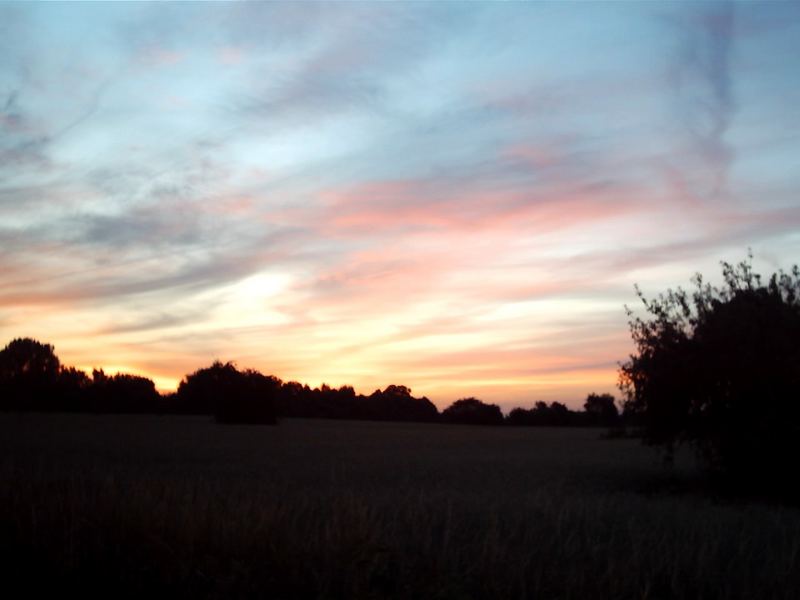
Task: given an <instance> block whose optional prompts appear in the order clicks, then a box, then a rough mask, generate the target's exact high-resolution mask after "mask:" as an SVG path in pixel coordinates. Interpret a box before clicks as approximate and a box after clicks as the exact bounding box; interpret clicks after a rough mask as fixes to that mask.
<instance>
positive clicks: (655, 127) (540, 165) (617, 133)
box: [0, 2, 800, 410]
mask: <svg viewBox="0 0 800 600" xmlns="http://www.w3.org/2000/svg"><path fill="white" fill-rule="evenodd" d="M798 190H800V4H798V3H789V2H768V3H755V2H741V3H708V4H700V3H688V2H672V3H659V2H637V3H623V2H614V3H600V2H597V3H525V4H522V3H492V4H482V3H458V2H432V3H416V2H415V3H402V4H396V3H366V2H359V3H313V4H311V3H302V4H298V3H295V4H283V3H254V4H245V3H236V4H205V3H204V4H194V3H187V4H184V3H180V4H167V5H165V4H151V3H120V4H117V3H101V4H94V3H80V4H57V3H56V4H51V3H45V4H21V3H9V4H1V3H0V249H1V251H0V278H1V279H0V281H1V282H2V285H0V347H2V346H3V345H5V344H6V343H7V342H8V341H10V340H11V339H12V338H15V337H23V336H24V337H34V338H36V339H38V340H40V341H43V342H48V343H51V344H53V345H55V348H56V352H57V354H58V355H59V357H60V358H61V359H62V362H64V363H66V364H70V365H76V366H79V367H81V368H86V369H91V368H92V367H104V368H106V369H107V370H110V371H115V370H124V371H128V372H134V373H139V374H144V375H147V376H149V377H152V378H153V379H154V380H155V382H156V384H157V385H158V387H159V388H160V389H162V390H169V389H174V388H175V387H176V386H177V384H178V382H179V381H180V379H181V377H182V376H183V375H184V374H185V373H187V372H190V371H193V370H195V369H197V368H199V367H202V366H206V365H208V364H209V363H210V362H211V361H212V360H214V359H216V358H218V359H222V360H234V361H236V362H237V364H238V365H239V366H241V367H252V368H256V369H259V370H261V371H262V372H264V373H270V374H274V375H276V376H278V377H281V378H282V379H284V380H291V379H294V380H298V381H301V382H306V383H309V384H311V385H318V384H320V383H321V382H327V383H328V384H331V385H336V386H338V385H341V384H352V385H354V386H355V388H356V390H357V391H359V392H365V393H370V392H371V391H372V390H374V389H375V388H376V387H381V388H383V387H385V386H386V385H388V384H391V383H395V384H404V385H407V386H409V387H410V388H412V390H413V393H414V394H415V395H423V394H425V395H427V396H429V397H430V398H431V399H432V400H433V401H434V402H435V403H436V404H437V405H438V406H439V407H440V408H443V407H444V406H446V405H447V404H449V403H450V402H452V401H453V400H455V399H457V398H460V397H464V396H477V397H479V398H481V399H483V400H486V401H491V402H495V403H499V404H500V405H501V406H502V407H503V408H504V409H505V410H508V409H509V408H510V407H512V406H530V405H532V404H533V402H534V401H536V400H546V401H553V400H559V401H562V402H566V403H567V404H569V405H571V406H573V407H577V406H580V405H581V404H582V401H583V399H584V398H585V396H586V394H587V393H589V392H592V391H596V392H611V393H617V390H616V378H617V375H616V370H617V363H618V361H622V360H624V359H625V358H626V357H627V355H628V354H629V353H630V352H631V351H632V350H633V347H632V343H631V341H630V335H629V332H628V327H627V317H626V314H625V310H624V305H625V304H630V305H632V306H635V305H636V302H637V299H636V296H635V293H634V284H636V283H638V284H639V285H640V286H641V288H642V290H643V291H644V293H645V294H646V295H648V296H651V295H654V294H657V293H658V292H660V291H664V290H665V289H666V288H667V287H670V286H672V287H674V286H677V285H683V286H688V285H690V283H689V279H690V277H691V276H692V274H694V273H695V272H697V271H701V272H703V273H704V274H706V275H707V276H708V277H709V278H710V279H712V280H713V279H717V278H718V274H719V272H720V269H719V261H720V260H729V261H734V262H735V261H739V260H741V259H742V258H744V257H745V256H746V253H747V249H748V247H750V248H752V250H753V253H754V254H755V261H754V262H755V265H756V267H757V270H760V271H762V272H764V273H771V272H773V271H774V270H776V269H778V268H781V267H783V268H788V267H790V266H791V265H792V264H794V263H797V262H800V195H799V194H798Z"/></svg>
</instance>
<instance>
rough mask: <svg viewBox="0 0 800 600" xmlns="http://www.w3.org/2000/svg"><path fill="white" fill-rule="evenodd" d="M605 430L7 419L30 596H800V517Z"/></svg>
mask: <svg viewBox="0 0 800 600" xmlns="http://www.w3.org/2000/svg"><path fill="white" fill-rule="evenodd" d="M601 434H602V431H601V430H598V429H555V428H551V429H543V428H511V427H496V428H480V427H466V426H446V425H436V424H401V423H370V422H344V421H317V420H285V421H283V422H281V423H280V424H279V425H278V426H277V427H265V426H230V425H226V426H222V425H216V424H214V423H213V422H211V421H210V420H209V419H208V418H204V417H201V418H196V417H174V416H163V417H159V416H88V415H44V414H42V415H36V414H30V415H13V414H5V415H0V554H2V556H0V561H1V562H0V564H2V565H3V569H4V578H5V581H6V585H7V586H11V585H18V584H21V585H23V586H24V588H23V589H25V590H26V595H28V596H31V595H34V596H36V595H39V594H43V593H54V592H57V593H59V594H60V595H63V594H65V593H72V592H76V593H80V594H81V595H82V596H84V597H87V596H90V597H94V596H100V595H103V596H104V597H131V598H133V597H136V598H141V597H143V596H146V595H148V594H150V595H158V596H164V595H169V596H171V597H181V598H230V597H257V598H440V599H446V598H701V597H702V598H800V510H798V509H797V508H792V507H786V506H778V505H769V504H764V503H759V502H755V501H752V502H731V501H727V500H721V499H717V498H715V497H714V496H713V494H711V493H709V492H708V491H707V490H705V489H704V488H703V486H702V485H700V483H699V482H700V480H699V479H698V473H697V472H696V471H695V469H694V467H693V466H692V462H691V460H690V457H689V456H684V455H681V456H679V457H678V458H679V460H678V461H677V463H676V465H675V467H674V468H672V469H668V468H666V467H664V466H663V465H662V464H661V463H660V461H659V459H658V457H657V456H656V455H655V454H653V453H652V452H651V451H650V450H649V449H647V448H644V447H642V446H641V445H640V443H639V442H638V441H637V440H630V439H619V440H607V439H602V437H601Z"/></svg>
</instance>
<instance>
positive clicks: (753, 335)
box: [620, 260, 800, 493]
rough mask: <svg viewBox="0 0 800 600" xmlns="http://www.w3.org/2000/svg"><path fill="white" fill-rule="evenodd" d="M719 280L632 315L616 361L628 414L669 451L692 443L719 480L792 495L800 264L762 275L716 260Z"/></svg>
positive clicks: (799, 378) (799, 384) (798, 407)
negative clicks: (628, 341) (623, 352)
mask: <svg viewBox="0 0 800 600" xmlns="http://www.w3.org/2000/svg"><path fill="white" fill-rule="evenodd" d="M722 274H723V279H724V285H722V286H721V287H715V286H711V285H709V284H706V283H704V282H703V279H702V277H701V276H700V275H697V276H695V279H694V283H695V290H694V292H693V293H691V294H690V293H687V292H685V291H684V290H682V289H680V288H679V289H678V290H677V291H673V290H668V291H667V292H666V294H662V295H660V296H658V297H657V298H655V299H653V300H648V299H646V298H645V297H644V296H643V295H642V293H641V292H640V291H638V290H637V293H638V295H639V297H640V298H641V300H642V302H643V303H644V306H645V308H646V310H647V313H648V315H649V316H648V317H647V318H641V317H634V316H633V314H632V313H631V312H630V311H629V315H630V316H631V321H630V327H631V334H632V337H633V341H634V343H635V345H636V352H635V354H633V355H632V356H631V357H630V359H629V360H628V361H627V362H625V363H624V364H622V365H621V367H620V387H621V388H622V390H623V392H624V393H625V395H626V413H631V414H634V415H636V416H638V417H639V419H640V421H641V423H642V425H643V429H644V436H645V440H646V441H648V442H650V443H652V444H656V445H660V446H662V447H663V448H665V449H667V451H668V452H671V450H672V448H673V447H674V445H675V444H676V443H680V442H682V441H687V442H690V443H692V444H693V445H694V447H695V448H696V449H697V450H698V452H699V454H700V455H701V456H702V457H703V458H704V459H705V461H706V462H707V464H708V465H709V467H711V469H712V472H713V473H715V474H717V475H720V476H722V480H723V481H726V482H729V483H730V482H732V483H740V484H743V485H748V486H749V489H751V490H753V489H757V490H760V491H768V490H772V491H776V492H777V491H779V492H781V493H783V492H787V491H792V492H797V484H796V482H795V477H794V471H795V469H796V460H797V457H798V456H800V270H799V269H798V267H796V266H795V267H794V268H793V269H792V271H791V272H790V273H785V272H783V271H779V272H777V273H775V274H773V275H772V276H771V277H770V278H769V280H768V281H766V282H763V281H762V278H761V276H760V275H758V274H756V273H754V272H753V270H752V264H751V262H750V261H749V260H748V261H743V262H741V263H739V264H738V265H731V264H729V263H722Z"/></svg>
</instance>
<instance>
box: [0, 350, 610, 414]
mask: <svg viewBox="0 0 800 600" xmlns="http://www.w3.org/2000/svg"><path fill="white" fill-rule="evenodd" d="M0 392H1V393H0V410H4V411H51V412H55V411H58V412H92V413H150V414H183V415H213V416H214V417H215V419H216V420H217V421H219V422H220V423H267V424H269V423H275V422H277V419H278V418H281V417H303V418H319V419H354V420H372V421H415V422H431V423H434V422H441V423H461V424H471V425H516V426H531V425H537V426H591V425H603V426H610V425H615V424H617V423H618V422H619V421H620V415H619V412H618V410H617V406H616V403H615V400H614V397H613V396H612V395H610V394H590V395H589V396H588V397H587V399H586V402H585V404H584V410H583V411H575V410H570V409H569V408H567V406H566V405H564V404H562V403H560V402H552V403H551V404H546V403H545V402H537V403H536V404H535V405H534V406H533V407H532V408H530V409H526V408H514V409H513V410H512V411H511V412H510V413H509V415H508V416H504V415H503V413H502V411H501V410H500V407H499V406H497V405H496V404H490V403H486V402H483V401H481V400H479V399H477V398H463V399H461V400H457V401H456V402H454V403H453V404H451V405H450V406H448V407H447V408H445V409H444V410H443V411H441V412H439V410H438V409H437V408H436V405H434V404H433V402H431V401H430V400H429V399H428V398H426V397H424V396H423V397H420V398H418V397H415V396H413V395H412V393H411V390H410V389H409V388H408V387H406V386H403V385H389V386H387V387H386V388H385V389H383V390H380V389H378V390H375V391H374V392H373V393H372V394H369V395H364V394H357V393H356V392H355V390H354V389H353V387H352V386H341V387H339V388H334V387H330V386H328V385H326V384H322V385H321V386H319V387H316V388H311V387H309V386H308V385H304V384H301V383H298V382H296V381H288V382H284V381H281V380H280V379H279V378H277V377H275V376H272V375H264V374H262V373H260V372H258V371H256V370H253V369H243V370H240V369H238V368H237V367H236V365H235V364H233V363H231V362H226V363H223V362H220V361H216V362H214V363H213V364H212V365H211V366H209V367H205V368H202V369H198V370H197V371H194V372H193V373H190V374H188V375H186V376H185V377H184V378H183V380H182V381H181V383H180V385H179V386H178V390H177V392H174V393H169V394H160V393H159V392H158V390H157V389H156V387H155V384H154V383H153V381H152V380H151V379H148V378H146V377H141V376H138V375H130V374H124V373H118V374H115V375H108V374H106V373H105V372H104V371H103V370H102V369H95V370H93V371H92V373H91V375H90V374H87V373H85V372H84V371H81V370H79V369H76V368H74V367H68V366H64V365H62V364H61V361H60V360H59V358H58V356H57V355H56V353H55V350H54V348H53V346H52V345H50V344H43V343H41V342H38V341H37V340H34V339H31V338H18V339H15V340H12V341H11V342H10V343H9V344H8V345H7V346H6V347H5V348H4V349H3V350H2V351H0Z"/></svg>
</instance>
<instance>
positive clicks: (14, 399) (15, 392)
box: [0, 338, 61, 410]
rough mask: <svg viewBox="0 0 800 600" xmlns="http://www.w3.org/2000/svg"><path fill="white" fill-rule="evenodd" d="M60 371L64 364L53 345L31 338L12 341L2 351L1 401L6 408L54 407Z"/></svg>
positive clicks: (32, 408) (33, 408)
mask: <svg viewBox="0 0 800 600" xmlns="http://www.w3.org/2000/svg"><path fill="white" fill-rule="evenodd" d="M60 370H61V363H60V361H59V360H58V357H57V356H56V354H55V350H54V348H53V346H51V345H49V344H42V343H40V342H37V341H36V340H34V339H31V338H17V339H14V340H12V341H11V342H10V343H9V344H8V345H7V346H6V347H5V348H3V350H0V391H2V394H1V395H2V400H0V402H2V406H3V408H5V409H11V410H42V409H52V408H54V407H55V405H56V398H55V396H56V391H57V384H58V376H59V372H60Z"/></svg>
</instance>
